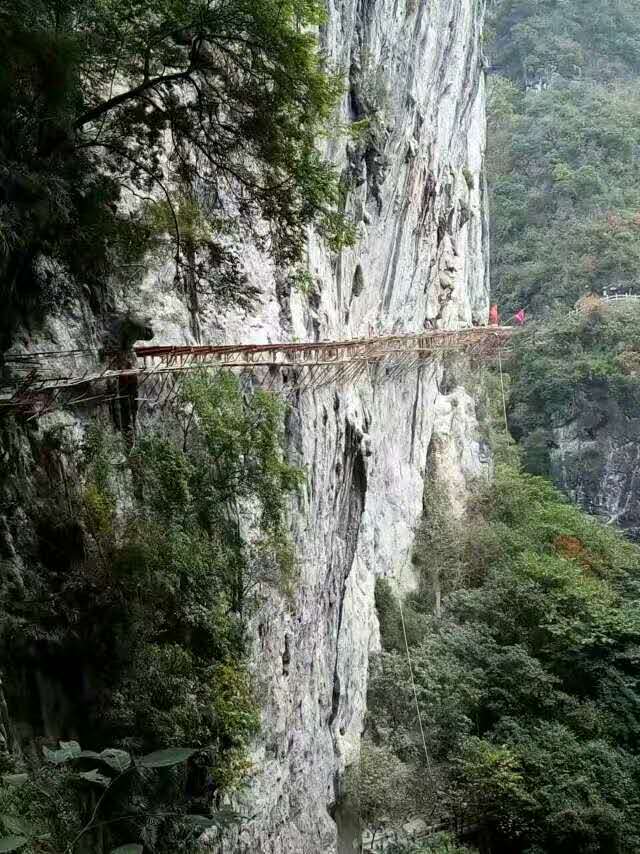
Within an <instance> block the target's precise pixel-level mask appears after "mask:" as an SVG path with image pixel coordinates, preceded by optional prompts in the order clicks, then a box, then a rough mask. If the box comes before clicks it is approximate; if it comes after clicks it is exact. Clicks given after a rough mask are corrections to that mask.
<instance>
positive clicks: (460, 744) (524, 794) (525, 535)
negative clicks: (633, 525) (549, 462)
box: [356, 464, 640, 854]
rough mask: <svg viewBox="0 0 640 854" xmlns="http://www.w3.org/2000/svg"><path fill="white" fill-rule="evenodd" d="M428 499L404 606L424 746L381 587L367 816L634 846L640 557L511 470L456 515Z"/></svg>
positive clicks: (507, 839)
mask: <svg viewBox="0 0 640 854" xmlns="http://www.w3.org/2000/svg"><path fill="white" fill-rule="evenodd" d="M434 498H435V500H434V503H433V504H428V506H427V507H426V509H425V510H426V512H425V521H424V526H423V530H422V532H421V534H420V536H419V537H418V541H417V545H416V554H415V561H414V562H415V565H416V567H417V569H418V574H419V580H420V584H419V588H418V590H417V591H416V592H415V593H413V594H410V595H409V596H408V597H407V598H406V599H405V602H404V614H403V620H404V626H405V628H406V634H407V640H408V644H409V647H410V651H411V658H412V661H413V677H414V678H415V685H416V696H417V700H418V703H419V708H420V711H421V716H422V731H423V732H424V734H425V739H426V745H425V747H424V748H423V744H422V740H421V731H420V727H419V726H418V721H417V718H416V707H415V703H414V696H413V690H412V681H411V674H410V673H409V671H408V665H407V656H406V650H405V638H404V632H403V623H402V619H401V615H400V611H399V605H398V602H397V600H396V599H395V597H394V596H393V594H392V593H391V590H390V588H389V586H388V585H387V583H386V582H384V581H379V582H378V588H377V594H376V600H377V607H378V613H379V615H380V619H381V630H382V639H383V647H384V651H383V653H382V654H381V655H380V656H378V657H377V658H376V659H375V661H374V663H373V669H372V674H371V681H370V691H369V713H370V726H369V730H368V734H367V739H366V741H365V746H364V758H363V774H362V777H361V780H360V787H359V789H358V790H357V792H356V795H357V797H358V798H359V802H360V808H361V810H362V814H363V816H364V817H365V820H366V821H367V822H368V823H369V826H370V827H373V828H375V826H376V822H378V821H379V820H380V816H386V817H387V818H389V817H391V819H392V820H395V821H396V822H399V823H402V821H403V820H406V819H407V818H409V817H411V816H414V815H416V814H421V815H423V816H424V817H425V819H427V820H428V822H429V823H430V824H432V825H438V824H439V823H442V824H443V826H444V827H448V828H450V829H451V828H453V829H454V830H455V831H457V833H458V835H459V836H460V838H461V839H464V838H465V837H466V838H467V839H468V840H471V841H472V843H473V845H474V846H475V845H478V846H479V847H480V849H481V850H484V851H492V852H514V854H515V853H516V852H522V854H524V852H527V854H543V852H549V854H556V852H558V854H559V853H560V852H567V851H571V852H575V854H588V852H611V854H614V852H619V854H623V852H624V854H631V852H635V851H637V850H638V847H639V846H640V809H639V806H638V799H637V791H638V786H639V785H640V759H639V758H638V745H639V742H638V739H639V737H640V716H639V715H640V674H639V671H638V661H637V650H638V642H639V641H640V607H639V605H640V575H639V573H638V567H639V566H640V550H639V549H638V548H637V547H635V546H632V545H630V544H628V543H626V542H625V541H624V540H623V539H622V538H621V537H620V535H618V534H616V533H614V532H612V531H611V530H609V529H606V528H604V527H603V526H601V525H599V524H598V523H596V522H593V521H592V520H590V519H588V517H586V516H584V515H583V514H582V513H581V512H580V511H578V510H576V509H575V508H573V507H571V506H570V505H569V504H568V503H567V502H566V501H565V500H564V499H562V498H561V497H560V496H559V495H558V494H557V493H556V492H555V491H554V489H553V488H552V487H551V486H550V485H549V484H548V483H547V482H546V481H545V480H543V479H542V478H537V477H533V476H531V475H527V474H524V473H522V472H521V471H519V470H518V468H517V467H514V466H513V465H506V464H502V465H501V466H499V468H498V469H497V471H496V475H495V479H494V482H493V483H492V484H491V485H490V486H488V487H487V486H486V485H485V486H483V487H479V489H478V493H477V496H476V499H475V501H474V503H473V506H472V508H471V509H470V512H469V516H468V517H467V518H466V519H464V520H460V521H459V522H455V521H453V520H452V519H451V508H450V507H448V506H447V505H446V504H444V505H443V503H442V501H443V499H442V496H441V495H438V496H434ZM443 520H447V521H446V522H445V523H444V524H443ZM434 541H435V542H437V543H438V549H437V550H436V551H435V552H434V550H433V549H432V548H431V546H432V544H433V542H434ZM436 577H438V578H439V582H438V583H439V585H440V586H441V587H442V588H443V593H444V596H443V608H442V613H441V614H437V613H436V614H434V613H433V594H434V580H435V578H436ZM451 844H452V843H451V842H446V841H444V840H441V841H440V842H439V843H438V844H437V845H436V843H435V842H434V845H436V850H438V851H442V852H445V851H449V850H453V849H452V848H451V847H450V846H451ZM438 846H439V847H438ZM402 850H403V851H405V850H406V851H415V852H417V851H425V852H426V851H430V850H432V848H430V847H429V846H427V847H423V846H409V847H407V848H404V847H403V848H402Z"/></svg>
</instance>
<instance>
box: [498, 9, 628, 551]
mask: <svg viewBox="0 0 640 854" xmlns="http://www.w3.org/2000/svg"><path fill="white" fill-rule="evenodd" d="M487 45H488V46H487V50H488V53H489V55H490V57H491V60H490V61H491V70H490V74H489V78H488V84H489V104H488V120H489V135H488V170H489V184H490V192H491V214H492V216H491V222H492V234H491V252H492V288H493V294H494V300H495V301H496V302H497V303H498V305H499V307H500V310H501V313H502V316H503V318H505V319H506V318H508V317H510V316H511V315H512V314H513V312H514V311H516V310H518V309H520V308H524V309H525V310H526V312H527V316H528V318H529V320H530V321H531V323H532V327H531V328H530V329H529V330H528V331H527V333H526V334H525V335H523V336H521V337H519V339H518V340H517V341H516V342H515V345H514V349H515V353H516V357H515V359H514V360H513V362H512V363H511V366H510V372H511V374H512V379H513V386H512V393H511V396H510V401H509V405H508V409H509V417H510V425H511V428H512V430H513V432H514V435H515V436H516V437H517V439H518V440H519V441H520V442H521V444H522V447H523V449H524V451H525V461H526V464H527V466H528V467H529V469H530V470H531V471H532V472H537V473H544V474H548V475H550V476H551V477H552V478H553V480H554V482H555V483H556V484H557V485H558V486H559V487H560V488H561V489H562V490H563V491H565V492H566V494H568V495H569V496H570V497H571V498H572V499H573V500H574V501H576V502H577V503H579V504H580V506H581V507H583V509H585V510H587V511H588V512H590V513H593V514H596V515H598V516H601V517H602V518H603V519H604V520H606V521H609V522H612V521H615V522H616V523H617V524H620V525H621V526H622V527H623V528H625V529H626V530H627V531H628V532H629V533H630V535H632V536H637V534H638V531H639V530H640V496H639V495H638V492H637V490H636V488H635V479H636V475H637V471H636V464H635V458H636V448H637V445H636V436H637V431H636V427H635V425H636V424H637V418H638V415H639V410H638V397H637V394H636V391H635V388H636V384H637V377H638V362H637V358H636V354H637V352H638V350H639V348H640V332H639V329H638V323H637V318H638V313H637V307H636V303H635V302H633V301H626V302H620V303H616V304H612V305H609V307H607V306H605V305H601V306H598V305H596V304H594V303H592V304H591V305H590V306H588V305H586V304H584V305H583V307H582V315H581V316H576V315H567V311H573V310H574V307H575V305H576V304H577V302H578V300H581V299H583V298H585V297H586V296H587V295H589V294H595V295H599V296H612V295H627V294H631V295H634V294H635V295H637V294H640V278H639V275H638V270H639V269H640V158H639V157H638V152H639V151H640V121H639V116H640V99H639V98H638V82H639V79H640V3H638V2H637V0H624V2H617V3H614V4H604V3H600V2H585V3H577V2H573V0H541V2H526V0H521V2H514V0H509V2H507V0H505V2H495V3H493V4H492V6H491V8H490V23H489V30H488V33H487Z"/></svg>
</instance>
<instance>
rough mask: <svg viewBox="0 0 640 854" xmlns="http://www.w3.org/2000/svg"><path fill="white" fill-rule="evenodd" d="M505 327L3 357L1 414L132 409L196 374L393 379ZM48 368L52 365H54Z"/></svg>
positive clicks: (271, 381)
mask: <svg viewBox="0 0 640 854" xmlns="http://www.w3.org/2000/svg"><path fill="white" fill-rule="evenodd" d="M513 331H514V330H513V328H512V327H508V326H502V327H500V326H487V327H471V328H468V329H461V330H440V329H433V330H425V331H424V332H421V333H419V334H405V335H386V336H382V337H371V338H355V339H351V340H344V341H320V342H302V343H283V344H226V345H201V346H171V345H166V346H163V345H159V346H140V347H135V348H134V351H133V352H131V353H128V354H123V353H103V354H98V353H97V352H96V351H92V350H65V351H46V352H30V353H22V354H18V353H14V354H11V353H8V354H5V359H4V377H3V379H2V382H1V384H0V412H3V411H4V412H7V411H20V412H22V413H24V414H26V415H27V416H28V417H38V416H40V415H42V414H44V413H46V412H50V411H52V409H54V408H55V407H56V406H60V405H64V406H67V407H77V406H86V405H90V404H96V403H102V402H107V401H113V400H117V399H123V398H131V399H132V400H133V399H134V398H135V405H136V407H137V406H139V405H147V406H151V407H157V406H162V405H165V404H166V403H167V402H170V401H171V400H172V399H173V398H174V397H175V394H176V390H177V388H178V387H179V381H180V378H181V377H183V376H185V375H187V374H190V373H194V372H198V371H203V370H205V371H221V370H224V371H231V372H233V373H234V374H239V375H247V376H248V377H249V378H250V381H251V383H252V385H256V386H260V387H264V388H268V389H274V390H277V391H278V392H280V393H284V394H291V393H296V394H301V393H304V392H308V391H312V390H314V389H318V388H321V387H324V386H327V385H335V386H337V387H345V386H352V385H355V384H357V383H359V382H361V381H363V380H366V381H369V382H371V383H382V382H388V381H390V380H393V379H397V378H398V377H399V376H401V375H402V374H404V373H406V372H407V371H411V370H414V369H415V368H417V367H419V366H421V365H424V364H425V363H427V362H428V361H429V360H432V359H433V358H435V357H436V356H438V355H440V354H446V353H448V352H465V353H467V354H469V355H471V356H472V357H475V358H479V359H488V358H492V357H494V356H495V355H496V354H497V353H499V352H500V351H501V350H502V349H503V348H504V347H505V346H506V345H507V344H508V341H509V339H510V338H511V335H512V333H513ZM52 366H53V367H52Z"/></svg>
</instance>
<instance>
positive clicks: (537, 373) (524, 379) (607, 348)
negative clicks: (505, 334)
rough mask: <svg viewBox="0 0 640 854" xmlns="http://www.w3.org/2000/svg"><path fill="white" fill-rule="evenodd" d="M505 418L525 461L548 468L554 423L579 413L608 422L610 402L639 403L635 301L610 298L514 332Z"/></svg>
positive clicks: (639, 314) (624, 408)
mask: <svg viewBox="0 0 640 854" xmlns="http://www.w3.org/2000/svg"><path fill="white" fill-rule="evenodd" d="M509 372H510V374H511V381H512V384H511V390H510V400H509V425H510V428H511V431H512V433H513V435H514V436H515V437H516V438H517V439H518V440H519V441H520V442H521V444H522V446H523V448H524V452H525V459H526V463H527V467H528V468H529V469H530V470H532V471H534V472H537V473H546V470H547V464H548V446H551V445H552V444H553V433H552V430H553V428H557V427H562V426H563V425H565V424H566V423H568V422H570V421H572V420H573V419H575V418H576V417H580V418H581V419H582V420H583V421H585V424H586V426H587V427H588V426H589V424H592V425H594V427H602V426H603V425H606V422H607V417H608V414H609V413H610V411H611V409H612V406H615V407H616V408H617V409H618V410H619V411H620V413H621V414H622V415H623V416H627V417H637V414H638V412H639V411H640V308H638V307H637V306H634V305H633V304H630V305H629V304H626V303H625V304H622V303H615V304H613V305H612V306H611V307H609V308H607V307H606V306H603V307H602V308H595V309H593V310H592V311H590V312H589V313H581V312H572V313H570V314H564V315H557V316H555V317H553V318H552V319H550V320H549V321H547V322H545V323H542V322H537V323H536V324H535V325H532V326H531V327H530V328H529V329H526V330H525V331H524V332H523V333H521V334H520V335H518V336H517V338H516V339H515V341H514V347H513V356H512V360H511V362H510V365H509Z"/></svg>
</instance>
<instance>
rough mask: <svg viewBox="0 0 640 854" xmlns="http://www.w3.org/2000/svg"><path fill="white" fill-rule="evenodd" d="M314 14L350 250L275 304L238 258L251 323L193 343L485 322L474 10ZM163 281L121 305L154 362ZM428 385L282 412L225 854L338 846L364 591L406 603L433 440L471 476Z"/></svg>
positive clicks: (173, 337) (78, 331)
mask: <svg viewBox="0 0 640 854" xmlns="http://www.w3.org/2000/svg"><path fill="white" fill-rule="evenodd" d="M328 8H329V17H328V22H327V23H326V25H325V26H324V27H323V30H322V33H321V38H322V42H323V46H324V48H325V50H326V53H327V56H328V59H329V61H330V63H331V64H332V65H334V66H335V67H337V68H338V69H341V70H343V71H344V72H345V73H346V75H347V77H348V80H349V86H348V91H347V92H346V94H345V97H344V100H343V103H342V105H341V120H342V122H344V123H349V122H350V121H353V120H359V119H362V118H369V119H370V120H371V121H370V128H371V132H370V133H369V134H368V135H367V136H366V139H365V141H362V140H360V141H353V140H351V139H349V138H347V136H346V135H336V138H335V139H332V140H329V141H327V143H326V146H327V152H328V153H329V154H330V156H331V157H332V158H333V159H334V161H335V162H336V164H337V165H338V167H339V168H340V169H341V170H343V172H344V175H345V179H346V180H347V181H348V183H349V187H350V190H349V193H348V196H347V210H348V211H349V212H351V213H352V214H353V215H354V217H355V218H356V220H357V221H358V229H359V240H358V243H357V245H356V246H355V247H354V248H353V249H350V250H348V251H345V252H342V253H341V254H340V255H339V256H336V255H332V254H331V253H330V252H329V251H328V249H327V247H326V246H325V245H324V243H323V242H322V240H321V239H320V238H319V237H317V236H316V235H314V234H311V235H310V236H309V245H308V268H309V271H310V272H311V274H312V276H313V279H314V282H315V292H314V293H313V294H311V295H309V294H302V293H298V292H296V291H293V292H289V290H288V289H287V287H286V286H285V285H284V282H285V276H284V274H282V273H279V272H278V271H276V270H274V268H273V265H272V263H271V262H270V261H269V260H268V259H265V258H264V257H263V256H261V255H260V254H259V252H258V251H257V250H255V249H254V248H253V247H252V246H245V247H243V248H242V254H243V258H244V259H245V264H246V268H247V272H248V274H249V276H250V278H251V281H252V283H253V284H255V285H257V286H258V288H259V290H260V298H259V301H258V304H257V305H256V307H255V309H254V310H252V311H251V312H250V313H243V312H240V311H223V310H221V309H220V307H217V306H215V305H210V304H209V305H208V304H207V303H206V300H203V306H202V307H203V312H202V317H201V318H200V329H201V338H202V340H203V341H204V342H222V341H229V342H238V341H243V342H267V341H287V340H292V339H299V340H308V339H311V340H315V339H321V340H324V339H330V338H348V337H353V336H357V335H367V334H370V333H375V334H380V333H384V332H391V331H407V332H409V331H416V330H420V329H422V328H424V327H425V325H433V326H437V327H443V328H455V327H457V326H467V325H470V324H471V323H473V322H478V323H484V322H486V318H487V314H488V280H489V277H488V248H489V247H488V227H487V210H486V191H485V179H484V174H483V156H484V146H485V121H484V80H483V75H482V72H481V56H480V31H481V27H482V17H483V13H484V2H483V0H329V5H328ZM172 279H173V270H172V269H171V266H170V265H169V264H167V265H162V264H154V265H150V269H149V272H148V275H147V276H146V278H145V282H144V286H143V288H142V291H141V292H140V293H137V294H132V293H131V292H128V293H126V294H124V295H123V300H122V302H123V306H122V307H123V308H128V309H131V310H133V311H134V312H136V313H137V314H139V315H141V316H144V317H151V318H152V319H153V326H154V330H155V332H156V337H155V339H154V340H155V342H157V343H161V344H169V343H182V342H191V341H193V338H192V333H191V332H190V329H191V328H192V323H191V322H190V321H191V319H190V317H189V312H188V309H187V306H186V305H185V304H184V303H183V302H182V301H181V300H180V298H179V297H178V296H177V295H176V293H175V291H174V290H173V287H172ZM54 326H55V328H54ZM51 328H52V330H53V332H54V333H55V336H57V338H58V339H59V340H60V343H62V344H64V346H66V347H72V346H78V345H79V343H80V342H95V341H97V340H98V337H99V336H98V333H97V332H96V330H95V329H91V328H88V327H87V324H86V323H84V319H83V318H81V317H78V318H76V319H74V320H73V327H72V328H71V327H66V326H65V324H64V323H62V324H60V323H59V322H58V323H57V324H55V325H52V327H51ZM41 343H46V342H41ZM441 380H442V370H441V368H440V367H439V365H438V364H435V363H429V364H426V365H425V366H424V367H423V368H422V369H421V370H420V371H415V372H414V373H410V374H407V375H406V376H404V377H402V378H400V379H397V380H394V381H389V382H385V383H381V384H371V383H370V382H368V381H361V382H360V383H359V384H358V385H357V386H355V387H349V388H325V389H322V390H320V391H316V392H313V393H307V394H304V395H302V397H301V398H300V399H298V400H294V401H293V403H294V406H293V408H292V411H291V414H290V416H289V418H288V424H287V440H288V446H289V454H290V456H291V457H292V459H294V460H296V461H297V462H298V463H300V464H301V465H303V466H305V467H306V470H307V472H308V478H307V484H306V488H305V490H304V491H303V494H302V495H301V496H300V498H298V499H296V500H295V502H294V503H293V505H292V507H291V519H292V532H293V537H294V540H295V543H296V546H297V552H298V561H299V583H298V587H297V592H296V594H295V597H294V601H293V602H292V603H289V602H285V601H281V600H279V599H278V598H277V597H275V596H274V595H273V594H270V595H268V596H267V599H266V602H265V604H264V607H263V608H262V609H261V611H260V612H259V613H258V614H257V615H256V617H255V620H254V622H253V624H252V627H251V635H252V638H253V643H254V656H253V669H254V672H255V677H256V683H257V685H258V687H259V690H260V695H261V700H262V705H263V725H262V733H261V736H260V738H259V740H258V741H257V743H256V745H255V750H254V756H253V759H254V769H255V772H254V774H253V775H252V778H251V781H250V785H249V787H248V789H247V791H246V792H244V793H243V794H242V796H241V798H240V802H241V806H242V810H243V812H245V813H246V814H247V815H250V816H252V817H253V818H252V820H251V821H249V822H248V823H247V824H246V825H245V826H244V828H243V830H242V832H241V834H240V837H239V839H236V840H234V841H233V842H232V843H230V844H229V845H226V846H223V847H224V850H225V851H229V852H231V851H233V852H236V854H242V852H247V853H248V852H262V853H263V854H335V852H337V851H338V850H339V849H341V850H344V848H345V845H346V844H347V843H346V842H345V841H344V840H343V842H342V843H340V842H339V839H338V835H339V831H338V826H337V824H336V822H335V821H334V819H333V817H332V816H333V815H334V813H335V805H336V800H337V798H338V797H339V792H340V785H341V783H340V781H341V775H342V773H343V771H344V769H345V767H346V766H347V765H348V764H350V763H353V762H354V761H356V760H357V756H358V750H359V742H360V735H361V731H362V726H363V717H364V713H365V702H366V687H367V667H368V656H369V652H370V650H372V649H375V648H376V647H377V645H378V644H379V633H378V626H377V620H376V617H375V610H374V604H373V589H374V582H375V578H376V576H377V575H384V576H388V577H391V578H395V579H396V581H400V580H402V583H406V584H410V583H411V579H410V568H409V556H410V551H411V546H412V542H413V538H414V530H415V526H416V523H417V521H418V520H419V518H420V514H421V510H422V498H423V492H424V489H425V483H424V479H425V470H426V464H427V457H428V454H429V448H430V446H431V443H432V440H434V437H435V438H436V440H437V442H438V448H439V459H440V460H441V469H442V470H441V473H442V471H444V472H446V473H448V476H449V477H450V478H451V480H452V483H456V485H457V486H456V489H460V490H462V489H463V488H464V483H465V480H466V478H467V477H469V476H476V475H477V474H478V473H479V472H480V471H481V469H482V460H481V457H480V453H479V445H478V441H477V437H476V427H475V415H474V411H473V410H474V407H473V402H472V401H471V400H470V398H468V396H467V395H465V394H464V392H462V391H461V390H459V389H455V390H453V391H452V392H450V393H449V394H446V395H445V394H441V393H440V391H439V384H440V382H441ZM283 656H284V658H285V660H283ZM285 665H286V666H285Z"/></svg>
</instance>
